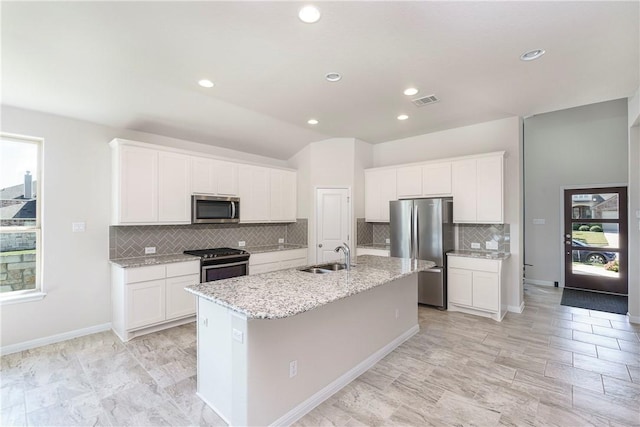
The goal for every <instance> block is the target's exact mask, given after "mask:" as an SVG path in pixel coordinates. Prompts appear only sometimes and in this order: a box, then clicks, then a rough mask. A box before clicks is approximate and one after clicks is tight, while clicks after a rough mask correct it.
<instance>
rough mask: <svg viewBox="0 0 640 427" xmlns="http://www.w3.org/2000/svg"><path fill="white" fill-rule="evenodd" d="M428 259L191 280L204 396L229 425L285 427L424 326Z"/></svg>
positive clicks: (361, 260) (362, 260)
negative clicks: (422, 281) (420, 291)
mask: <svg viewBox="0 0 640 427" xmlns="http://www.w3.org/2000/svg"><path fill="white" fill-rule="evenodd" d="M433 265H434V264H433V263H431V262H429V261H411V260H408V259H400V258H387V257H377V256H360V257H357V259H356V266H355V267H352V269H351V270H350V271H347V270H341V271H335V272H331V273H327V274H312V273H307V272H303V271H299V270H298V269H288V270H281V271H277V272H272V273H265V274H260V275H256V276H243V277H236V278H233V279H227V280H224V281H218V282H213V283H202V284H199V285H192V286H188V287H187V288H186V289H187V291H189V292H191V293H193V294H195V295H196V296H197V297H198V394H199V396H200V397H201V398H202V399H203V400H204V401H205V402H206V403H207V404H208V405H209V406H210V407H212V408H213V409H214V410H215V411H216V412H217V413H218V414H219V415H220V416H221V417H222V418H223V419H224V420H225V421H226V422H227V423H229V424H230V425H288V424H291V423H292V422H294V421H295V420H297V419H298V418H300V417H301V416H303V415H304V414H305V413H307V412H308V411H310V410H311V409H313V408H314V407H315V406H317V405H318V404H320V403H321V402H322V401H324V400H325V399H326V398H328V397H329V396H331V395H332V394H333V393H335V392H336V391H338V390H339V389H340V388H342V387H344V386H345V385H346V384H348V383H349V382H350V381H351V380H353V379H354V378H356V377H357V376H358V375H360V374H361V373H363V372H364V371H366V370H367V369H368V368H370V367H371V366H373V365H374V364H375V363H376V362H377V361H378V360H380V359H381V358H383V357H384V356H385V355H386V354H388V353H389V352H391V351H392V350H393V349H394V348H396V347H397V346H399V345H400V344H402V343H403V342H404V341H406V340H407V339H408V338H410V337H411V336H412V335H413V334H415V333H416V332H417V331H418V314H417V276H418V275H417V272H419V271H422V270H426V269H429V268H431V267H433Z"/></svg>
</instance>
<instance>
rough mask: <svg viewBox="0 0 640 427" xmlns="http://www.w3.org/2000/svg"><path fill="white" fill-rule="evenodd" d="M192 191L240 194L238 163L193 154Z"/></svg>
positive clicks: (223, 194)
mask: <svg viewBox="0 0 640 427" xmlns="http://www.w3.org/2000/svg"><path fill="white" fill-rule="evenodd" d="M191 177H192V187H191V191H192V192H193V193H198V194H217V195H221V196H237V195H238V164H236V163H231V162H225V161H221V160H214V159H207V158H202V157H195V156H192V169H191Z"/></svg>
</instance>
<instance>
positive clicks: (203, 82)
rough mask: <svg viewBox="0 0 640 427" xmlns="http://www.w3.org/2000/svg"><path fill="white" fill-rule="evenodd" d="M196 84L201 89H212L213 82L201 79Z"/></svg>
mask: <svg viewBox="0 0 640 427" xmlns="http://www.w3.org/2000/svg"><path fill="white" fill-rule="evenodd" d="M198 84H199V85H200V86H202V87H207V88H209V87H213V82H212V81H211V80H207V79H202V80H200V81H199V82H198Z"/></svg>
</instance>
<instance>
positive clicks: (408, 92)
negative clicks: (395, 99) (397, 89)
mask: <svg viewBox="0 0 640 427" xmlns="http://www.w3.org/2000/svg"><path fill="white" fill-rule="evenodd" d="M416 93H418V89H416V88H415V87H410V88H407V89H405V90H404V94H405V95H407V96H413V95H415V94H416Z"/></svg>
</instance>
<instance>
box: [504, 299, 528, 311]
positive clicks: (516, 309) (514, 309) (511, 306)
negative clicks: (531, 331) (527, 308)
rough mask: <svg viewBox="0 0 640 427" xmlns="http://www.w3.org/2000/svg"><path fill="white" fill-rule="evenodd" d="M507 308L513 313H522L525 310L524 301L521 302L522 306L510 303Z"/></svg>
mask: <svg viewBox="0 0 640 427" xmlns="http://www.w3.org/2000/svg"><path fill="white" fill-rule="evenodd" d="M507 310H508V311H510V312H511V313H518V314H520V313H522V312H523V311H524V301H522V302H521V303H520V306H517V305H509V306H507Z"/></svg>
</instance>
